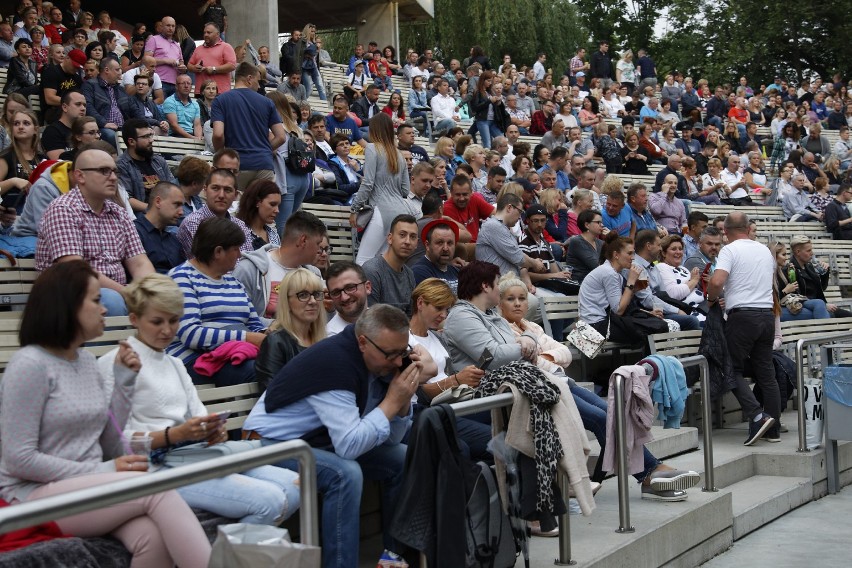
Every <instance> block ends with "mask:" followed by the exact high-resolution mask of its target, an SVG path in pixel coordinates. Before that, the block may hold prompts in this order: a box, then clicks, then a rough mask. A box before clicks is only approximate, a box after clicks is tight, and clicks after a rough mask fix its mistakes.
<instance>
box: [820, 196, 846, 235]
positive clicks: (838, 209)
mask: <svg viewBox="0 0 852 568" xmlns="http://www.w3.org/2000/svg"><path fill="white" fill-rule="evenodd" d="M849 217H850V215H849V208H848V207H846V205H845V204H843V203H840V202H839V201H837V200H836V199H835V200H833V201H832V202H831V203H829V204H828V206H827V207H826V208H825V227H826V228H827V229H828V230H829V231H831V236H832V237H833V238H834V239H835V240H845V241H848V240H852V225H843V226H842V227H841V226H840V224H839V222H840V221H843V220H844V219H848V218H849Z"/></svg>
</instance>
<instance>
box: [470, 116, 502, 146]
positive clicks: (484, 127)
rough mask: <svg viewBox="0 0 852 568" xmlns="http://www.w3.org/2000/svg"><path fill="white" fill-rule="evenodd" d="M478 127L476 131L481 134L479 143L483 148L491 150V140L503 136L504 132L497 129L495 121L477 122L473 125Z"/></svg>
mask: <svg viewBox="0 0 852 568" xmlns="http://www.w3.org/2000/svg"><path fill="white" fill-rule="evenodd" d="M473 124H474V126H476V131H477V132H478V133H479V136H480V140H479V143H480V145H482V147H483V148H485V149H486V150H487V149H490V148H491V139H492V138H495V137H497V136H502V134H503V133H502V132H500V129H499V128H497V125H496V124H495V123H494V121H493V120H477V121H476V122H474V123H473Z"/></svg>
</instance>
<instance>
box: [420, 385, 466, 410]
mask: <svg viewBox="0 0 852 568" xmlns="http://www.w3.org/2000/svg"><path fill="white" fill-rule="evenodd" d="M475 392H476V391H475V390H474V389H473V388H472V387H471V386H470V385H458V386H455V387H452V388H449V389H444V390H442V391H441V392H440V393H438V394H437V395H435V398H433V399H432V402H431V403H430V405H431V406H437V405H439V404H452V403H454V402H463V401H465V400H470V399H472V398H473V395H474V393H475Z"/></svg>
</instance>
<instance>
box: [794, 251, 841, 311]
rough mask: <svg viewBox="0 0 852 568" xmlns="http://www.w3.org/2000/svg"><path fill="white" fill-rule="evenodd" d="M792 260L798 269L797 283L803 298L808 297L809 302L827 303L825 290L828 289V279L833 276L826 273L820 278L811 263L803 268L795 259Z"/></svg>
mask: <svg viewBox="0 0 852 568" xmlns="http://www.w3.org/2000/svg"><path fill="white" fill-rule="evenodd" d="M790 260H791V262H792V263H793V266H794V267H795V269H796V282H798V283H799V292H798V293H799V294H801V295H802V296H807V298H808V299H809V300H822V301H823V302H825V294H824V293H823V290H825V289H826V287H828V279H829V277H830V276H831V275H830V274H829V273H828V272H826V273H825V274H823V275H822V276H820V275H819V274H817V273H816V270H814V267H813V266H811V264H810V263H808V264H806V265H805V266H804V267H802V266H800V264H799V261H798V260H796V258H795V257H791V259H790Z"/></svg>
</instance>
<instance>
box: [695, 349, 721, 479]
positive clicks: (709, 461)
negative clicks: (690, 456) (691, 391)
mask: <svg viewBox="0 0 852 568" xmlns="http://www.w3.org/2000/svg"><path fill="white" fill-rule="evenodd" d="M699 357H701V359H700V360H699V361H698V371H699V378H700V380H701V421H702V422H704V489H702V491H718V489H716V485H715V483H714V482H715V480H714V472H713V422H712V421H713V409H712V408H711V407H710V405H711V402H710V365H709V364H708V363H707V359H706V358H705V357H704V356H701V355H699Z"/></svg>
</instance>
